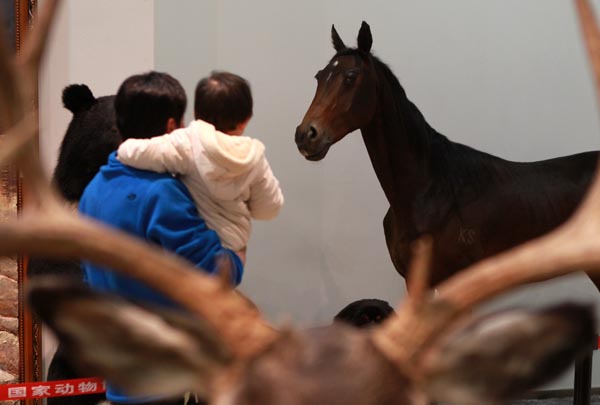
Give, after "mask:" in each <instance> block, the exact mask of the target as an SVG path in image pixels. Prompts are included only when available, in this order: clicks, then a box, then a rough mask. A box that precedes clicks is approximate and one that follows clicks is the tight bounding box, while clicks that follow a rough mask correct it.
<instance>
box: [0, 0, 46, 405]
mask: <svg viewBox="0 0 600 405" xmlns="http://www.w3.org/2000/svg"><path fill="white" fill-rule="evenodd" d="M1 5H2V10H0V12H1V13H2V15H3V17H2V23H3V25H4V27H3V29H4V31H5V32H6V33H7V35H8V40H9V43H11V44H12V45H13V47H14V51H15V52H17V53H18V52H20V50H21V47H22V45H23V43H24V41H25V40H26V37H27V32H28V29H29V27H30V24H31V23H32V21H33V15H34V13H35V10H36V8H37V0H13V1H6V2H3V3H2V4H1ZM35 101H36V102H37V100H35ZM1 132H2V131H1V130H0V133H1ZM1 137H2V136H1V135H0V144H1V142H2V139H1ZM23 195H24V192H23V186H22V182H21V178H20V175H19V173H18V171H17V170H16V169H15V167H14V166H12V165H11V166H2V167H0V221H5V220H7V219H8V218H11V217H15V216H16V215H17V214H18V212H19V211H20V210H21V208H22V206H23V198H24V196H23ZM26 279H27V276H26V259H25V258H23V257H14V258H10V259H4V260H0V335H2V337H3V339H2V342H6V343H2V344H1V345H0V346H1V347H0V353H2V354H3V355H0V383H7V382H10V381H11V380H12V381H14V382H17V381H21V382H22V381H40V380H41V370H42V364H41V363H42V354H41V329H40V325H39V323H38V322H36V321H35V320H34V319H33V318H32V316H31V314H30V313H29V312H27V311H26V310H25V308H24V305H23V300H22V294H23V286H24V283H25V282H26ZM3 372H4V373H8V374H2V373H3ZM23 402H24V403H27V404H34V403H38V402H40V401H33V400H31V401H29V400H28V401H23Z"/></svg>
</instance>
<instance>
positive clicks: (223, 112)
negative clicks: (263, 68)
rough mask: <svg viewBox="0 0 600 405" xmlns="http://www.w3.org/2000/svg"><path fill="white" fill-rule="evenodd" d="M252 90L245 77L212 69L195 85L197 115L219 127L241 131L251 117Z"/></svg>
mask: <svg viewBox="0 0 600 405" xmlns="http://www.w3.org/2000/svg"><path fill="white" fill-rule="evenodd" d="M252 104H253V102H252V92H251V91H250V84H249V83H248V81H247V80H246V79H244V78H243V77H240V76H238V75H236V74H233V73H229V72H216V71H215V72H212V73H211V75H210V76H208V77H206V78H204V79H202V80H200V81H199V82H198V85H197V86H196V94H195V100H194V116H195V117H196V119H197V120H202V121H206V122H209V123H211V124H212V125H214V126H215V128H216V129H217V131H221V132H224V133H226V134H229V135H241V134H242V133H243V132H244V129H245V128H246V125H247V124H248V121H250V118H252Z"/></svg>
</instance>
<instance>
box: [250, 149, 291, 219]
mask: <svg viewBox="0 0 600 405" xmlns="http://www.w3.org/2000/svg"><path fill="white" fill-rule="evenodd" d="M259 165H260V167H259V177H258V179H257V181H255V182H254V183H253V184H252V185H251V186H250V200H249V201H248V209H249V210H250V215H251V216H252V218H254V219H262V220H268V219H273V218H275V217H276V216H277V215H278V214H279V211H281V207H282V206H283V193H282V192H281V188H280V187H279V181H278V180H277V178H276V177H275V176H274V175H273V171H272V170H271V166H269V162H267V159H266V158H265V157H264V156H263V158H262V159H261V161H260V162H259Z"/></svg>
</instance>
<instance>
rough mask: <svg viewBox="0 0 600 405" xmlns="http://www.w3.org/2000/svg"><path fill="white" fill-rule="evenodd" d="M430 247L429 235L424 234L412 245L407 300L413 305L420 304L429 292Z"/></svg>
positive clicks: (430, 239) (431, 246)
mask: <svg viewBox="0 0 600 405" xmlns="http://www.w3.org/2000/svg"><path fill="white" fill-rule="evenodd" d="M432 248H433V238H431V236H424V237H422V238H421V239H419V240H418V241H417V242H415V244H414V245H413V260H412V261H411V263H410V270H409V272H408V274H409V277H408V282H407V284H408V298H409V302H410V303H411V304H412V305H414V306H418V305H420V304H421V303H422V302H423V301H424V299H425V297H426V295H427V293H428V292H429V274H430V272H431V254H432Z"/></svg>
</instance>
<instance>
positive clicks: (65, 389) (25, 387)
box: [0, 378, 106, 401]
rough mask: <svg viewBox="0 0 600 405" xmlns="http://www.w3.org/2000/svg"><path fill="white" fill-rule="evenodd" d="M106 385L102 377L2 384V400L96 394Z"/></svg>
mask: <svg viewBox="0 0 600 405" xmlns="http://www.w3.org/2000/svg"><path fill="white" fill-rule="evenodd" d="M105 390H106V387H105V385H104V381H103V380H102V379H100V378H80V379H77V380H62V381H48V382H45V383H40V382H35V383H22V384H6V385H0V401H3V400H19V399H29V398H50V397H65V396H72V395H85V394H96V393H99V392H104V391H105Z"/></svg>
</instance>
